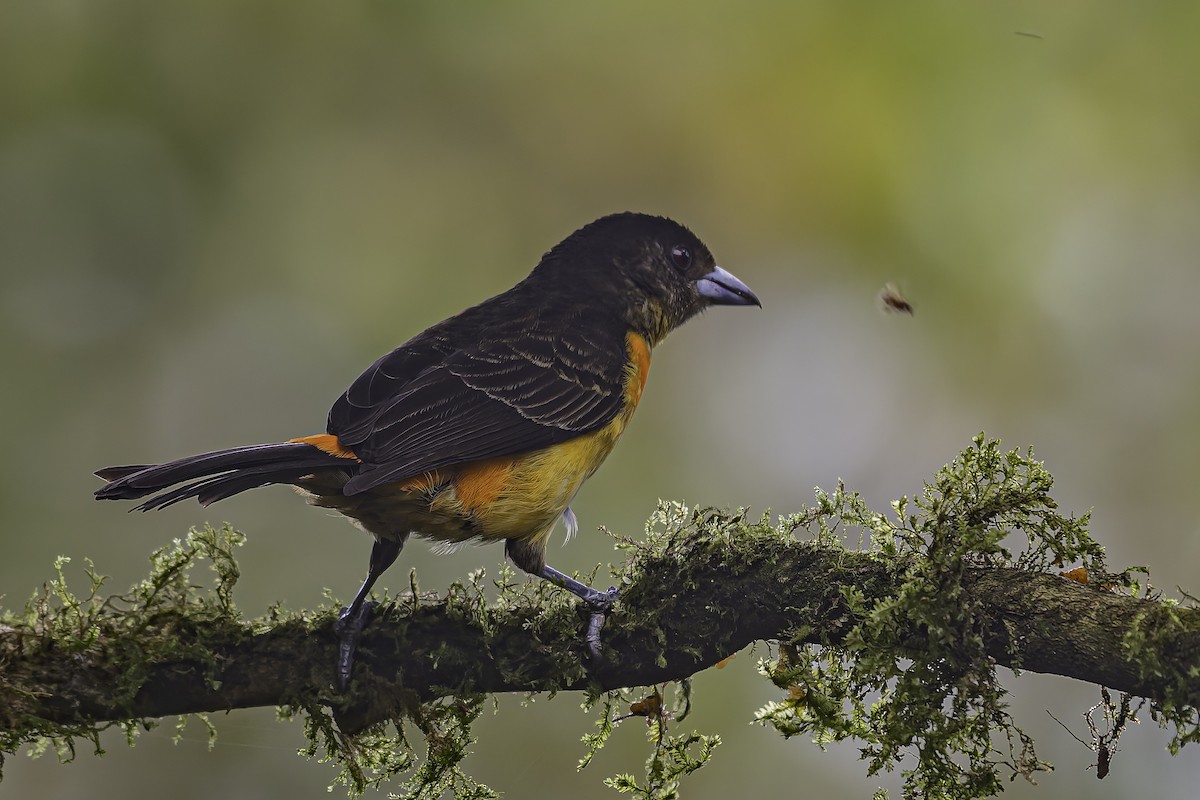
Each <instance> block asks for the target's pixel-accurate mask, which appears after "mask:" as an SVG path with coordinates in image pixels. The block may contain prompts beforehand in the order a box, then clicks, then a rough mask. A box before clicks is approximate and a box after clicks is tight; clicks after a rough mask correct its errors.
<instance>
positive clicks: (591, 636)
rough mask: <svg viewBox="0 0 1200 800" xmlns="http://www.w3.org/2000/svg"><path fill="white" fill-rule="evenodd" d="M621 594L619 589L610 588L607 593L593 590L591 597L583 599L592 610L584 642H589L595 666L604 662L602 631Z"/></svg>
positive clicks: (589, 649) (589, 651)
mask: <svg viewBox="0 0 1200 800" xmlns="http://www.w3.org/2000/svg"><path fill="white" fill-rule="evenodd" d="M619 594H620V591H619V590H618V589H617V587H615V586H610V587H608V591H605V592H601V591H597V590H594V589H593V590H592V594H591V595H589V596H587V597H584V598H582V599H583V602H584V605H586V606H587V607H588V608H590V609H591V614H590V615H589V616H588V626H587V634H585V636H584V641H585V642H587V646H588V653H589V654H590V655H591V657H592V663H593V664H599V663H600V662H602V661H603V660H604V656H603V655H602V654H601V653H600V631H601V629H603V628H604V620H605V619H606V618H607V617H608V612H609V611H610V610H611V609H612V607H613V603H615V602H616V601H617V595H619Z"/></svg>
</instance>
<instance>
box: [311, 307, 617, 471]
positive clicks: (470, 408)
mask: <svg viewBox="0 0 1200 800" xmlns="http://www.w3.org/2000/svg"><path fill="white" fill-rule="evenodd" d="M521 322H522V323H524V324H522V325H509V326H506V329H504V330H499V331H498V330H495V329H487V328H486V327H485V328H483V329H482V330H481V331H480V332H479V334H478V336H477V338H474V339H473V340H472V341H469V342H467V343H465V344H464V345H463V346H460V347H453V346H451V344H450V342H449V341H448V340H447V339H446V338H445V337H435V339H434V340H433V341H416V340H414V341H413V342H410V343H408V344H407V345H402V346H401V347H400V348H398V349H397V350H395V351H393V352H392V353H389V354H388V355H387V356H385V357H384V358H382V359H380V360H379V361H377V362H376V363H375V364H374V365H372V367H371V368H370V369H369V370H368V371H367V372H366V373H364V374H363V375H362V376H361V377H359V379H358V380H357V381H355V383H354V385H352V386H351V387H350V389H349V390H347V392H346V394H345V395H343V396H342V398H341V399H339V401H338V404H336V405H335V406H334V408H333V410H331V411H330V416H329V433H332V434H335V435H337V437H338V440H339V442H341V443H342V445H343V446H346V447H350V448H352V449H353V450H354V453H355V455H356V456H358V458H360V459H361V460H362V466H361V468H360V469H359V470H358V472H357V474H356V475H355V476H354V477H353V478H352V479H351V480H350V481H349V482H348V483H347V484H346V487H345V492H346V493H347V494H357V493H359V492H363V491H366V490H367V489H370V488H372V487H375V486H379V485H381V484H384V483H388V482H391V481H395V480H400V479H403V478H408V477H411V476H413V475H419V474H421V473H423V472H429V471H432V470H436V469H442V468H445V467H449V466H453V465H456V464H461V463H464V462H468V461H475V460H478V459H483V458H494V457H498V456H503V455H512V454H516V453H521V452H527V451H530V450H537V449H540V448H543V447H549V446H550V445H553V444H557V443H559V442H563V441H566V440H568V439H570V438H573V437H575V436H578V435H580V434H583V433H586V432H589V431H593V430H596V429H598V428H600V427H602V426H603V425H605V424H607V423H608V422H610V421H611V420H612V419H613V418H614V417H616V415H617V414H618V413H620V410H621V406H622V403H623V402H624V380H625V362H626V359H627V353H626V345H625V335H624V330H623V329H622V328H621V326H619V325H603V326H594V325H587V324H578V320H571V321H570V324H565V325H562V326H553V325H544V326H543V325H539V324H538V322H539V320H538V319H537V318H536V317H534V318H533V319H532V320H530V319H523V320H521ZM554 327H562V328H563V330H562V332H560V333H557V334H555V335H550V334H549V333H547V329H553V328H554ZM588 328H591V330H590V331H589V332H587V333H584V330H585V329H588ZM429 333H432V331H430V332H427V334H424V335H423V336H427V335H428V334H429ZM409 350H411V352H409Z"/></svg>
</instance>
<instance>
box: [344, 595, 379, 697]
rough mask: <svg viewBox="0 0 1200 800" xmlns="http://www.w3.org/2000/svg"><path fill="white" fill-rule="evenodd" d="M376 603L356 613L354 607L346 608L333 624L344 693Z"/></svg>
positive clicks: (360, 608) (370, 602)
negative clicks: (359, 640) (361, 636)
mask: <svg viewBox="0 0 1200 800" xmlns="http://www.w3.org/2000/svg"><path fill="white" fill-rule="evenodd" d="M377 605H379V603H376V602H375V601H373V600H372V601H368V602H366V603H363V604H362V605H361V606H359V608H358V612H357V613H354V606H353V605H350V606H346V607H345V608H343V609H342V613H341V614H339V615H338V618H337V622H335V623H333V632H334V633H335V634H336V635H337V637H338V686H339V687H341V690H342V691H343V692H344V691H346V689H348V688H349V687H350V672H351V670H352V669H353V668H354V651H355V650H356V649H357V648H358V637H359V636H360V635H361V634H362V632H363V628H365V627H366V626H367V623H368V622H370V621H371V616H372V615H373V614H374V611H375V607H376V606H377Z"/></svg>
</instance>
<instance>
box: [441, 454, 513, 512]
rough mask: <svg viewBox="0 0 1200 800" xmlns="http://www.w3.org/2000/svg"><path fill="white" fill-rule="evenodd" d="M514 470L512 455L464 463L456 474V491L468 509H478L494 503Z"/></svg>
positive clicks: (459, 500)
mask: <svg viewBox="0 0 1200 800" xmlns="http://www.w3.org/2000/svg"><path fill="white" fill-rule="evenodd" d="M512 471H513V460H512V458H510V457H501V458H488V459H484V460H482V461H474V462H472V463H470V464H463V465H462V466H461V467H459V468H458V473H457V474H456V475H455V476H454V493H455V494H456V495H457V496H458V502H460V503H462V505H463V507H464V508H466V509H467V510H468V511H472V512H474V511H476V510H478V509H481V508H483V507H484V506H486V505H488V504H489V503H492V502H494V501H495V500H496V498H497V497H499V496H500V493H501V492H502V491H504V486H505V484H507V483H508V478H509V476H510V475H511V474H512Z"/></svg>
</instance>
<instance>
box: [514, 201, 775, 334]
mask: <svg viewBox="0 0 1200 800" xmlns="http://www.w3.org/2000/svg"><path fill="white" fill-rule="evenodd" d="M530 279H531V280H533V281H537V282H540V281H542V280H547V279H549V280H552V281H554V282H555V283H557V284H562V283H564V282H568V281H569V283H570V289H571V291H572V294H575V293H576V292H580V293H582V294H581V297H584V296H585V297H587V298H590V302H593V303H597V304H603V305H604V307H606V308H609V309H613V310H618V311H619V313H621V314H622V316H624V317H625V322H626V324H628V325H629V326H630V327H632V328H634V329H635V330H638V331H640V332H641V333H643V334H644V335H646V336H647V337H648V338H649V339H650V341H651V342H652V343H654V342H658V341H659V340H661V339H662V338H663V337H664V336H666V334H667V333H668V332H669V331H671V330H672V329H673V328H676V327H678V326H679V325H681V324H683V323H684V322H686V321H687V320H688V319H689V318H691V317H693V316H695V315H696V314H697V313H699V312H700V311H703V310H704V309H705V308H707V307H709V306H713V305H756V306H761V305H762V304H761V303H760V302H759V300H758V298H757V297H756V296H755V294H754V292H752V291H751V290H750V288H749V287H748V286H746V285H745V284H744V283H742V282H741V281H740V280H738V279H737V278H735V277H734V276H733V275H731V274H730V273H728V272H726V271H725V270H723V269H721V268H720V267H718V266H717V263H716V261H715V260H714V259H713V256H712V253H710V252H709V250H708V248H707V247H705V246H704V243H703V242H701V241H700V240H699V239H698V238H696V235H695V234H693V233H692V232H691V231H689V230H688V229H687V228H685V227H684V226H682V225H680V224H679V223H677V222H674V221H672V220H669V219H667V218H665V217H655V216H651V215H649V214H636V213H632V212H626V213H622V214H612V215H610V216H607V217H601V218H600V219H598V220H596V221H595V222H592V223H590V224H588V225H585V226H584V227H582V228H580V229H579V230H577V231H575V232H574V233H572V234H571V235H570V236H568V237H567V238H566V239H564V240H563V241H562V242H560V243H559V244H558V245H557V246H555V247H554V249H553V250H551V251H550V252H549V253H547V254H546V255H545V256H544V257H543V258H542V261H541V263H540V264H538V266H537V268H536V269H535V270H534V271H533V274H532V275H531V276H530Z"/></svg>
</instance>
